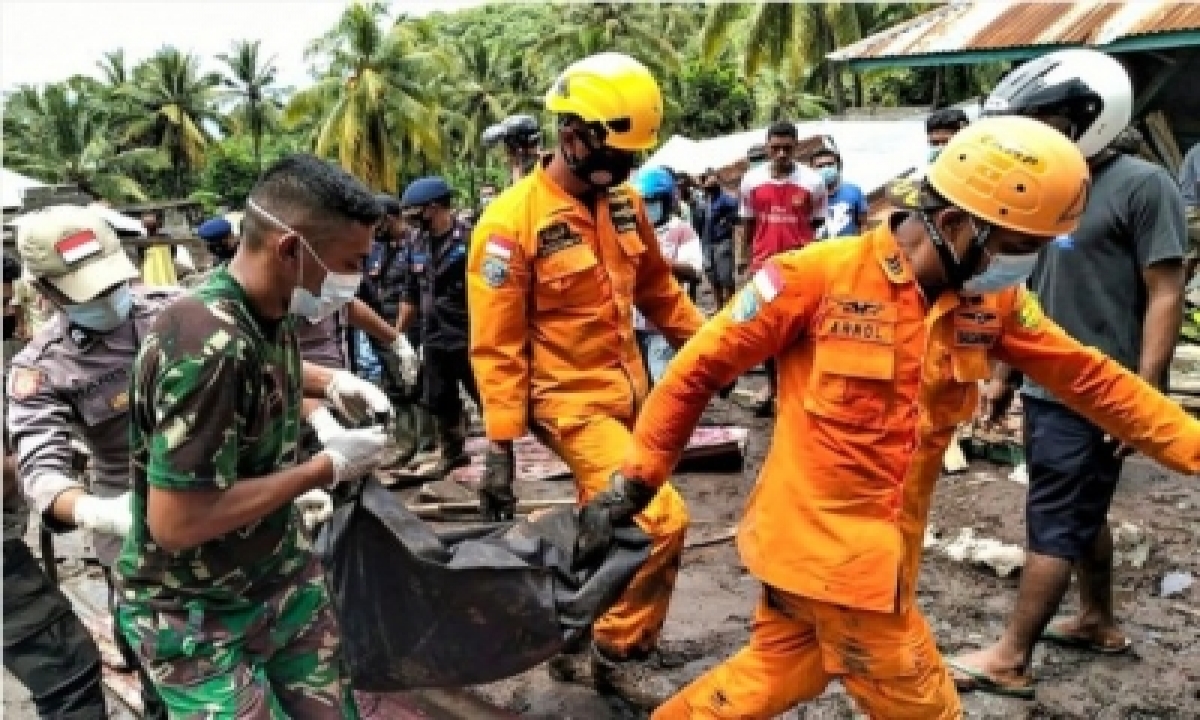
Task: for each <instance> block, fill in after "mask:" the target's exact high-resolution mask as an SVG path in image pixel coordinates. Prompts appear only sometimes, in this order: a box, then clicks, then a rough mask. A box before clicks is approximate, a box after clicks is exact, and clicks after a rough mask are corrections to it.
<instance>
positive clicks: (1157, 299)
mask: <svg viewBox="0 0 1200 720" xmlns="http://www.w3.org/2000/svg"><path fill="white" fill-rule="evenodd" d="M1183 275H1184V273H1183V263H1182V262H1181V261H1178V260H1173V261H1167V262H1160V263H1155V264H1154V265H1151V266H1150V267H1147V268H1146V269H1145V270H1143V271H1142V277H1143V278H1144V279H1145V281H1146V315H1145V321H1144V323H1143V325H1142V327H1143V329H1142V355H1141V360H1140V362H1139V366H1138V375H1140V376H1141V377H1142V379H1143V380H1145V381H1146V382H1148V383H1150V384H1151V385H1154V386H1155V387H1162V380H1163V378H1165V377H1166V374H1167V368H1168V367H1169V366H1170V364H1171V355H1172V354H1173V353H1174V352H1175V344H1176V343H1177V342H1178V341H1179V329H1180V326H1181V325H1182V324H1183V285H1184V277H1183Z"/></svg>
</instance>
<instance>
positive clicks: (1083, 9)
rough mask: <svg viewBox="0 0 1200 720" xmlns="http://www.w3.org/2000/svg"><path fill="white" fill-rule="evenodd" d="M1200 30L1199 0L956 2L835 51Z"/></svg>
mask: <svg viewBox="0 0 1200 720" xmlns="http://www.w3.org/2000/svg"><path fill="white" fill-rule="evenodd" d="M1191 30H1200V4H1195V3H1180V2H1175V1H1173V0H1145V1H1144V2H1128V3H1114V2H1106V3H1098V2H1051V3H1041V2H1022V3H1006V2H969V3H951V4H947V5H944V6H942V7H939V8H937V9H935V10H932V11H930V12H928V13H925V14H923V15H920V16H918V17H916V18H913V19H912V20H909V21H907V22H904V23H900V24H899V25H896V26H894V27H891V28H888V29H887V30H884V31H882V32H879V33H876V34H875V35H872V36H870V37H867V38H863V39H862V40H859V41H858V42H855V43H851V44H850V45H847V46H846V47H844V48H840V49H838V50H836V51H834V52H832V53H830V54H829V55H828V57H829V58H830V59H832V60H839V61H854V60H867V59H882V58H893V57H894V58H901V57H907V56H913V55H935V54H955V53H967V52H972V51H984V50H999V49H1006V48H1020V47H1036V46H1040V45H1045V46H1058V45H1091V46H1104V45H1107V44H1109V43H1112V42H1115V41H1117V40H1121V39H1123V38H1129V37H1135V36H1139V35H1154V34H1159V33H1169V32H1185V31H1191Z"/></svg>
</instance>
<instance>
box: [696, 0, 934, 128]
mask: <svg viewBox="0 0 1200 720" xmlns="http://www.w3.org/2000/svg"><path fill="white" fill-rule="evenodd" d="M930 5H932V4H931V3H907V4H899V3H875V4H864V3H850V2H828V3H774V2H759V3H756V4H755V5H754V6H752V7H751V8H749V10H748V12H747V9H746V8H745V6H742V5H737V4H734V3H718V4H715V5H713V6H712V7H711V9H710V10H709V13H708V17H707V18H706V19H705V23H704V29H703V31H702V36H701V51H702V55H703V56H704V57H705V58H706V59H708V60H711V59H712V58H714V57H715V56H716V55H717V54H718V53H719V52H721V51H722V49H723V48H724V47H726V46H727V45H728V44H729V41H730V40H734V41H735V42H737V44H739V45H740V47H741V48H742V68H743V72H744V73H745V75H746V77H748V78H749V77H754V76H755V75H756V74H757V73H758V71H759V70H760V69H762V68H764V67H769V68H773V69H782V70H785V71H786V72H787V73H788V75H789V76H791V77H793V78H800V77H808V78H810V81H812V82H813V83H814V84H819V85H822V86H823V87H821V88H820V89H821V90H824V91H825V92H828V93H829V97H830V98H831V99H832V101H833V107H834V112H835V113H837V114H841V113H843V112H845V109H846V97H845V93H846V91H845V86H844V85H843V78H842V72H843V68H842V67H840V66H839V65H837V64H836V63H831V62H829V61H827V60H826V59H825V56H826V55H827V54H829V53H831V52H833V51H834V50H836V49H837V48H839V47H842V46H845V45H848V44H850V43H852V42H855V41H856V40H859V39H861V38H863V37H864V36H866V35H869V34H871V33H873V32H876V31H877V30H879V29H881V28H882V27H887V26H889V25H890V24H895V23H896V22H900V21H902V20H904V19H907V18H908V17H914V16H916V15H917V14H920V13H921V12H924V10H925V9H926V7H928V6H930ZM854 82H855V85H854V100H855V102H856V103H859V104H861V101H862V95H863V90H862V87H861V80H860V79H859V78H858V77H857V76H855V80H854ZM810 87H811V86H810Z"/></svg>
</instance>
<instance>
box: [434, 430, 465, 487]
mask: <svg viewBox="0 0 1200 720" xmlns="http://www.w3.org/2000/svg"><path fill="white" fill-rule="evenodd" d="M434 427H435V428H437V438H438V445H439V446H441V449H442V455H441V458H440V459H439V460H438V463H437V464H436V465H434V466H433V469H431V470H430V471H429V476H430V477H435V478H439V479H440V478H444V477H446V476H447V475H449V474H450V472H451V471H453V470H455V469H457V468H460V467H466V466H467V465H470V464H471V458H470V456H468V455H467V448H466V445H467V433H466V428H464V427H463V421H462V418H461V417H460V418H459V419H458V421H457V422H452V423H451V422H445V421H443V420H437V419H435V420H434Z"/></svg>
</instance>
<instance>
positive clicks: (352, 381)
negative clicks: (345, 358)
mask: <svg viewBox="0 0 1200 720" xmlns="http://www.w3.org/2000/svg"><path fill="white" fill-rule="evenodd" d="M325 397H326V398H327V399H328V400H329V402H331V403H333V406H334V407H335V408H337V409H338V412H340V413H342V414H343V415H345V416H346V417H348V418H351V419H353V420H355V421H358V422H361V421H363V420H368V419H369V420H374V416H375V415H379V414H384V415H387V421H388V422H389V423H390V422H391V420H392V416H393V414H394V412H395V411H394V410H393V409H392V402H391V401H390V400H388V396H387V395H386V394H384V392H383V391H382V390H380V389H379V388H377V387H375V386H374V385H372V384H371V383H369V382H367V381H366V380H363V379H362V378H360V377H358V376H357V375H354V374H353V373H349V372H346V371H345V370H338V371H337V372H335V373H334V374H333V379H332V380H330V381H329V384H328V385H327V386H325Z"/></svg>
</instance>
